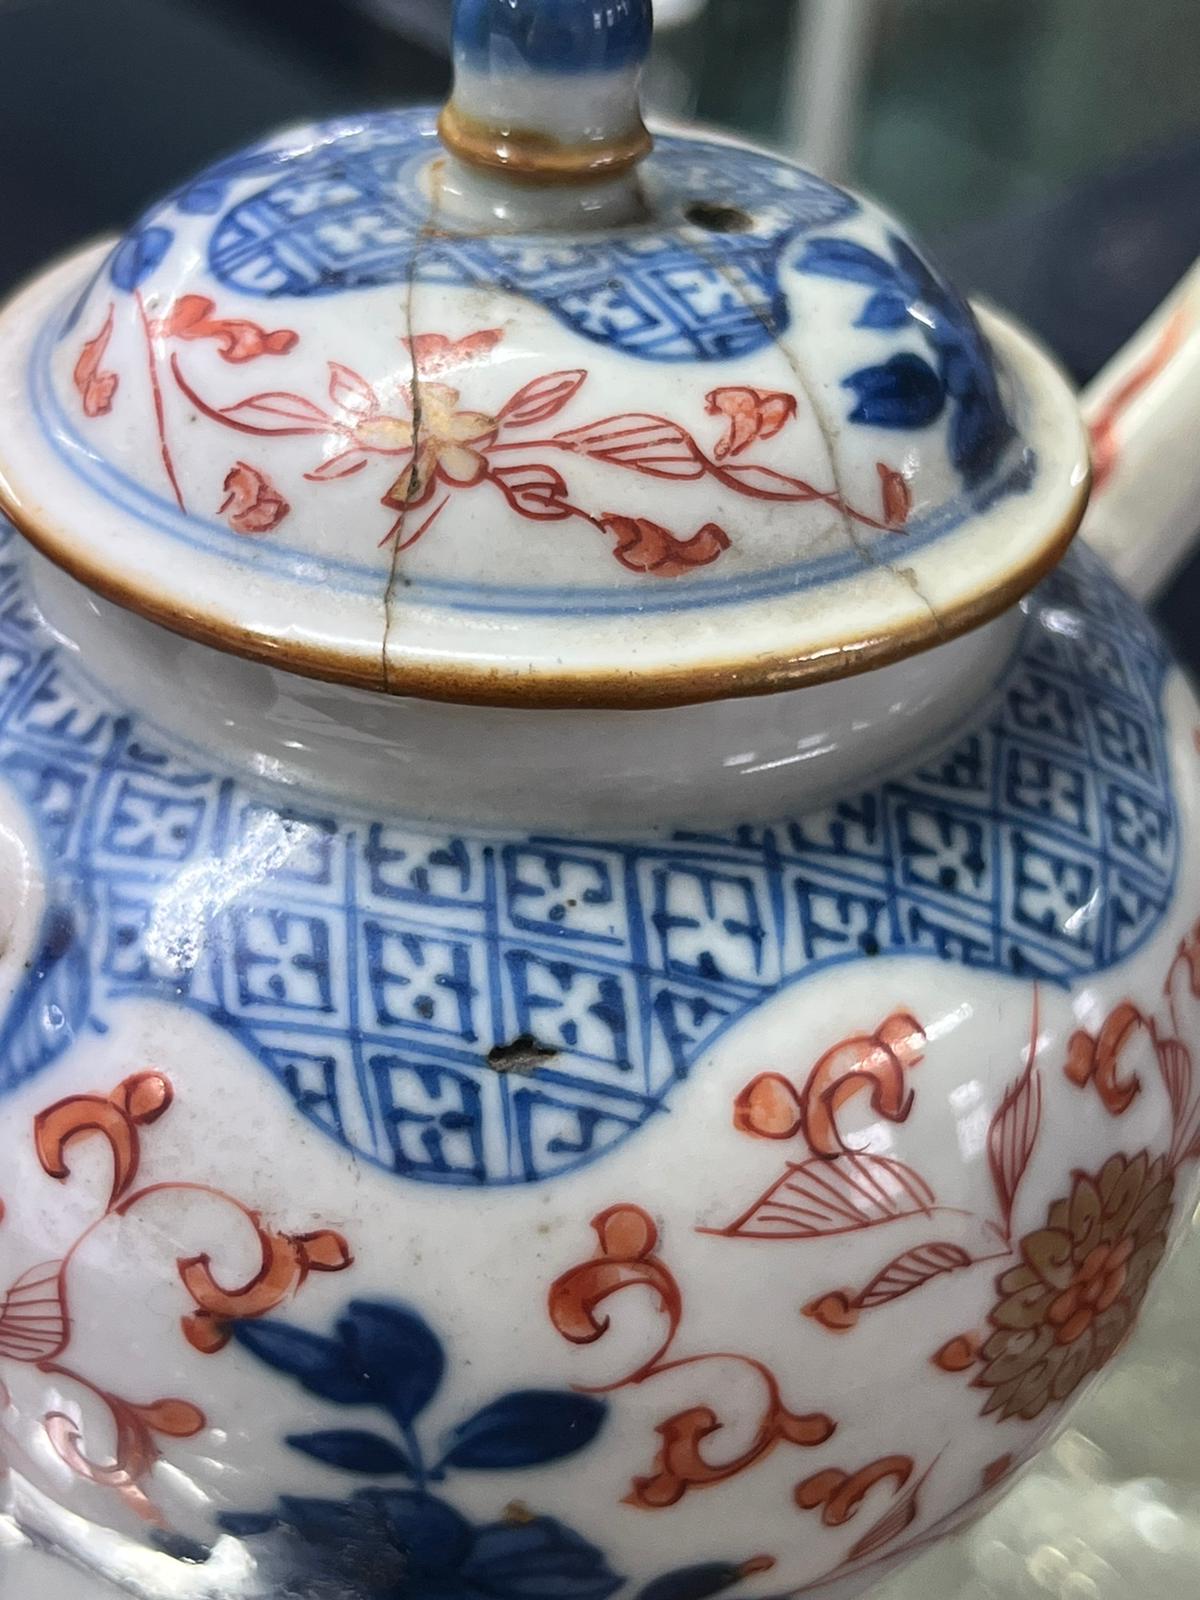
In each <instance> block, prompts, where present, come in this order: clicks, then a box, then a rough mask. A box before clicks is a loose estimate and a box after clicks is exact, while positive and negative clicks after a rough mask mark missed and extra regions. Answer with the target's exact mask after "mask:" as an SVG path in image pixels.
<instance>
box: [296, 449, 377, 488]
mask: <svg viewBox="0 0 1200 1600" xmlns="http://www.w3.org/2000/svg"><path fill="white" fill-rule="evenodd" d="M369 460H370V457H369V456H368V455H367V452H366V451H365V450H342V451H341V452H340V453H339V454H338V455H336V456H331V457H330V458H329V460H328V461H322V463H321V465H320V466H319V467H314V468H313V470H312V471H311V472H306V473H305V474H304V476H305V477H306V478H307V479H308V480H309V482H310V483H331V482H333V480H334V479H335V478H352V477H353V476H354V474H355V473H356V472H361V471H362V469H363V468H364V467H365V466H366V464H367V462H368V461H369Z"/></svg>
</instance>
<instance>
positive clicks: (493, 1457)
mask: <svg viewBox="0 0 1200 1600" xmlns="http://www.w3.org/2000/svg"><path fill="white" fill-rule="evenodd" d="M606 1412H607V1407H606V1406H605V1404H604V1402H603V1401H602V1400H597V1399H595V1398H594V1396H592V1395H585V1394H569V1393H567V1392H565V1391H563V1390H556V1389H520V1390H516V1391H514V1392H513V1393H512V1394H506V1395H503V1396H501V1398H500V1399H499V1400H493V1401H492V1402H491V1404H490V1405H486V1406H484V1407H483V1408H482V1410H480V1411H477V1412H476V1413H475V1415H474V1416H473V1417H468V1418H467V1420H466V1421H465V1422H462V1423H460V1424H459V1426H458V1427H457V1428H456V1429H455V1430H454V1432H453V1434H452V1435H451V1438H450V1443H449V1446H448V1447H447V1450H446V1454H445V1457H444V1458H443V1465H444V1466H454V1467H470V1468H474V1469H475V1470H483V1471H490V1470H493V1469H506V1468H513V1467H535V1466H541V1465H542V1464H543V1463H545V1462H547V1461H557V1460H559V1459H560V1458H561V1457H563V1456H569V1455H573V1454H574V1453H575V1451H576V1450H582V1449H583V1448H584V1446H585V1445H588V1444H591V1442H592V1440H593V1439H594V1438H595V1437H596V1435H597V1433H599V1431H600V1427H601V1425H602V1423H603V1422H604V1418H605V1415H606Z"/></svg>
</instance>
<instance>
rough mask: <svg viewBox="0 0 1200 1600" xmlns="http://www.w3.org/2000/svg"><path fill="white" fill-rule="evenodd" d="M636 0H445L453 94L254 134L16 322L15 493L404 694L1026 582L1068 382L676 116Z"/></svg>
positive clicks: (312, 659)
mask: <svg viewBox="0 0 1200 1600" xmlns="http://www.w3.org/2000/svg"><path fill="white" fill-rule="evenodd" d="M649 32H650V5H649V0H611V3H610V4H606V5H605V6H604V7H603V8H601V7H595V6H590V5H581V4H579V3H578V0H459V4H458V7H457V14H456V34H455V55H456V87H455V96H454V100H453V101H452V103H451V105H450V106H449V107H447V108H446V110H445V111H444V112H443V113H442V116H441V119H440V130H439V119H438V117H437V116H436V114H435V113H433V112H431V111H426V110H416V111H403V112H385V113H375V114H371V115H366V116H363V117H358V118H352V119H345V120H341V121H338V122H333V123H324V124H319V125H316V126H312V127H306V128H301V129H299V130H296V131H293V132H289V133H286V134H283V135H281V136H279V137H277V138H273V139H269V140H267V141H266V142H265V143H264V144H261V145H259V146H256V147H254V148H252V149H250V150H248V151H246V152H245V153H244V154H241V155H238V156H235V157H233V158H231V159H229V160H226V161H223V162H221V163H219V164H218V165H217V166H215V167H212V168H211V169H210V170H209V171H207V172H205V173H204V174H202V175H201V176H200V177H198V178H196V179H194V180H193V181H192V182H190V183H187V184H185V185H184V186H183V187H182V188H180V189H178V190H176V191H175V192H174V193H173V194H171V195H169V196H168V197H167V198H166V199H165V200H164V201H163V202H162V203H161V205H158V206H156V207H155V208H154V209H153V210H152V211H151V212H149V213H148V214H147V216H145V217H144V218H143V219H142V220H141V221H140V222H139V223H138V224H137V225H136V226H135V227H134V228H133V229H132V231H130V232H129V233H128V234H127V235H126V236H125V237H124V238H123V239H121V240H120V241H119V242H118V243H117V244H116V245H115V246H113V245H103V246H98V247H95V248H94V249H89V250H87V251H84V252H82V253H81V254H79V255H77V256H75V257H73V258H72V259H70V260H68V261H66V262H65V263H63V264H62V265H60V266H58V267H56V268H55V269H53V270H51V271H49V272H47V273H45V274H44V275H43V276H42V277H41V278H39V279H38V280H37V281H36V282H34V284H33V285H32V286H31V287H30V288H28V289H26V290H25V291H24V292H23V293H22V294H20V295H19V296H18V297H17V298H16V299H15V300H14V301H13V302H11V303H10V304H9V306H8V307H7V309H6V310H5V311H4V312H3V314H2V315H0V391H2V392H5V393H6V394H7V396H8V397H9V398H8V400H7V403H6V404H5V405H4V406H3V408H0V505H3V508H4V509H5V510H6V511H7V513H8V515H9V516H10V517H11V518H12V519H13V521H14V522H16V523H17V525H18V526H19V527H20V528H21V529H22V530H23V531H24V532H25V534H26V535H27V536H28V537H29V538H30V539H31V540H32V541H33V542H34V543H35V544H37V545H38V546H40V548H41V549H42V550H43V551H45V552H46V553H47V554H48V555H50V556H51V557H52V558H53V559H54V560H56V561H57V562H59V563H60V564H61V565H63V566H64V567H66V568H67V569H68V570H69V571H71V572H73V573H74V574H75V575H76V576H77V577H79V578H81V579H82V580H83V581H84V582H85V583H87V584H89V585H90V586H92V587H93V588H94V589H96V590H98V591H100V592H101V593H103V594H105V595H107V596H109V597H110V598H113V599H115V600H117V601H119V602H121V603H122V604H125V605H127V606H130V607H132V608H134V609H136V610H138V611H140V612H142V613H144V614H145V615H147V616H149V617H151V618H153V619H155V620H156V621H159V622H161V623H164V624H166V625H167V626H168V627H171V628H174V629H176V630H178V631H180V632H183V633H186V634H188V635H191V636H194V637H197V638H200V639H203V640H205V641H208V642H210V643H213V644H216V645H218V646H220V647H222V648H225V649H228V650H231V651H235V652H239V653H241V654H244V655H248V656H252V657H255V658H259V659H263V660H268V661H270V662H272V663H274V664H276V665H278V666H281V667H286V668H288V669H290V670H293V671H297V672H302V673H310V674H314V675H319V676H322V677H326V678H329V679H334V680H342V681H346V682H351V683H355V684H360V685H366V686H369V687H372V688H379V689H385V690H389V691H392V692H394V693H401V694H414V695H424V696H431V697H435V698H444V699H458V700H470V701H478V702H484V703H497V704H522V705H556V704H561V705H571V704H576V705H583V704H590V705H611V706H623V705H650V704H671V703H683V702H687V701H693V700H703V699H708V698H716V697H721V696H727V695H736V694H744V693H751V692H756V691H762V690H768V689H775V688H782V687H786V686H788V685H791V684H795V683H800V682H804V681H810V680H813V679H820V678H830V677H836V676H839V675H843V674H845V673H848V672H853V671H857V670H861V669H863V668H864V667H866V666H870V665H873V664H876V663H880V662H883V661H886V660H892V659H895V658H897V657H899V656H902V655H904V654H906V653H909V652H912V651H915V650H918V649H921V648H923V647H925V646H927V645H930V644H933V643H936V642H938V641H939V640H941V639H944V638H947V637H949V636H951V635H953V634H955V633H958V632H961V631H963V630H965V629H966V628H969V627H972V626H974V625H976V624H978V623H980V622H982V621H984V620H986V619H987V618H988V617H989V616H991V615H993V614H995V613H996V612H998V611H999V610H1001V609H1002V608H1004V607H1006V606H1008V605H1010V604H1011V603H1012V602H1013V601H1014V600H1015V599H1016V598H1018V597H1019V595H1020V594H1022V593H1023V592H1024V591H1025V590H1026V589H1027V588H1029V587H1030V586H1031V585H1032V584H1033V583H1034V582H1035V581H1036V580H1037V578H1038V577H1039V576H1040V575H1041V574H1042V573H1043V572H1044V571H1045V570H1046V568H1047V567H1048V566H1050V565H1051V564H1052V563H1053V562H1054V561H1055V560H1056V559H1057V558H1058V556H1059V555H1060V553H1061V551H1062V549H1063V548H1064V546H1065V544H1066V542H1067V541H1068V540H1069V538H1070V537H1071V534H1072V533H1073V531H1074V529H1075V527H1076V525H1077V523H1078V520H1079V518H1080V516H1081V514H1082V510H1083V505H1084V501H1085V497H1086V486H1087V468H1086V446H1085V443H1084V436H1083V431H1082V427H1081V425H1080V423H1079V421H1078V418H1077V415H1076V410H1075V406H1074V402H1073V399H1072V397H1071V396H1070V394H1069V392H1068V391H1067V389H1066V387H1065V385H1064V384H1063V383H1062V381H1061V379H1060V378H1059V376H1058V375H1057V373H1056V371H1055V370H1054V369H1053V367H1052V366H1051V365H1050V364H1049V363H1048V362H1047V360H1046V359H1045V358H1044V357H1043V356H1042V355H1041V354H1040V353H1039V352H1038V351H1037V350H1036V349H1035V348H1034V347H1032V346H1031V344H1030V343H1029V341H1028V340H1027V339H1025V338H1024V337H1023V336H1022V335H1021V334H1020V333H1018V332H1017V331H1015V330H1014V329H1013V328H1012V327H1010V326H1008V325H1006V324H1005V323H1003V322H1001V321H1000V320H999V319H997V318H995V317H994V316H992V315H990V314H985V313H983V312H973V311H972V310H971V309H970V308H969V307H968V306H967V304H966V303H965V302H964V301H963V300H962V299H961V298H960V297H959V296H958V294H956V293H955V291H954V290H953V289H952V288H951V287H950V285H949V284H947V283H946V281H945V280H944V279H943V278H942V277H941V275H940V274H939V273H938V271H937V270H936V268H934V267H933V266H931V265H930V264H929V262H928V261H927V260H926V258H925V256H924V255H923V254H922V252H921V251H920V249H919V248H918V247H917V246H915V245H914V244H913V242H912V240H911V239H910V237H909V235H908V234H907V233H906V232H905V230H904V229H903V228H901V227H900V226H898V225H897V224H896V223H895V222H893V221H892V220H891V219H890V218H889V217H887V216H886V215H885V214H884V213H882V212H881V211H879V210H878V209H877V208H876V207H874V206H872V205H870V204H868V203H867V202H865V201H863V200H861V199H859V198H857V197H856V196H854V195H852V194H849V193H847V192H846V191H845V190H843V189H840V188H837V187H835V186H834V185H833V184H830V183H827V182H825V181H824V180H823V179H821V178H818V177H815V176H813V175H812V174H811V173H808V172H805V171H802V170H801V169H799V168H798V167H795V166H792V165H790V164H789V163H787V162H785V161H782V160H779V159H777V158H775V157H773V156H769V155H765V154H762V153H759V152H757V151H753V150H749V149H746V148H744V147H741V146H737V145H734V144H732V143H728V142H722V141H714V140H713V139H710V138H698V137H697V138H692V137H681V136H679V135H677V134H673V133H670V134H660V135H659V136H658V137H657V138H656V139H655V140H654V143H653V149H652V150H651V149H650V140H649V136H648V135H647V134H646V132H645V129H644V128H643V126H642V122H641V118H640V116H639V114H638V106H637V81H638V75H639V72H640V68H641V63H642V60H643V58H644V55H645V52H646V48H647V44H648V38H649Z"/></svg>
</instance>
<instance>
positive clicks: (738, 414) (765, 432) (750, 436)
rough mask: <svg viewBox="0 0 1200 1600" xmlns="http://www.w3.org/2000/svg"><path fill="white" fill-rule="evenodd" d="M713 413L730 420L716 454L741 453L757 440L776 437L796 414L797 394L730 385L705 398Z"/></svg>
mask: <svg viewBox="0 0 1200 1600" xmlns="http://www.w3.org/2000/svg"><path fill="white" fill-rule="evenodd" d="M705 410H706V411H707V412H708V414H709V415H710V416H713V417H719V416H723V417H725V418H726V419H727V421H728V426H727V428H726V430H725V436H724V438H723V439H722V440H721V441H720V443H719V444H718V445H717V448H716V452H715V453H716V457H717V460H718V461H724V459H725V457H726V456H736V455H740V454H741V452H742V451H743V450H745V449H746V448H747V446H748V445H751V444H753V442H754V441H755V439H773V438H774V437H775V435H776V434H777V433H778V432H779V431H780V429H781V428H783V427H784V426H785V424H787V423H788V422H790V421H791V419H792V418H793V417H794V416H795V415H796V397H795V395H792V394H781V393H778V392H776V391H774V390H770V389H748V388H740V387H733V386H730V387H727V388H723V389H713V390H712V391H711V393H709V394H708V395H707V396H706V397H705Z"/></svg>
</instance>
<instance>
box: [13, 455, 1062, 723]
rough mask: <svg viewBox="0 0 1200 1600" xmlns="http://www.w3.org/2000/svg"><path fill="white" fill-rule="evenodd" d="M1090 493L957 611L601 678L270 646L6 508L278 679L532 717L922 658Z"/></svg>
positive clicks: (1049, 558)
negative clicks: (838, 639)
mask: <svg viewBox="0 0 1200 1600" xmlns="http://www.w3.org/2000/svg"><path fill="white" fill-rule="evenodd" d="M1090 491H1091V473H1090V470H1089V471H1088V473H1087V474H1086V475H1085V476H1084V477H1083V479H1082V481H1081V482H1080V484H1079V487H1078V489H1077V491H1076V495H1075V498H1074V501H1073V503H1072V506H1071V509H1070V512H1069V513H1068V515H1067V517H1066V518H1065V520H1064V521H1063V522H1062V524H1061V525H1060V526H1059V527H1058V528H1057V529H1056V530H1055V532H1054V535H1053V537H1051V538H1050V539H1048V540H1047V541H1046V542H1045V543H1044V544H1043V545H1042V546H1040V547H1039V549H1038V550H1037V551H1036V553H1035V556H1034V558H1033V559H1032V560H1030V561H1029V562H1027V563H1026V564H1025V565H1024V566H1022V567H1020V568H1018V569H1016V570H1015V571H1013V572H1011V573H1009V574H1008V575H1007V576H1006V577H1005V578H1004V579H1003V580H1002V581H1000V582H998V583H992V584H989V585H988V586H987V587H986V588H984V589H983V590H981V591H980V592H979V593H977V594H975V595H972V596H968V597H967V598H966V599H963V600H960V601H959V602H958V603H957V604H956V605H955V606H954V607H953V609H951V610H949V611H947V612H945V613H943V614H939V615H937V616H936V617H935V616H934V615H933V614H932V613H928V614H926V615H925V616H923V617H922V618H921V620H919V621H917V622H915V623H912V624H906V625H905V626H903V627H900V628H896V629H893V630H891V631H890V632H886V633H880V634H876V635H874V636H871V637H867V638H862V639H858V640H855V641H854V642H853V643H845V644H839V645H830V646H828V647H827V648H825V649H821V650H818V651H815V652H814V651H809V652H806V653H805V654H804V655H800V656H797V655H792V654H787V653H782V652H777V653H775V654H772V655H763V656H756V657H751V658H746V657H741V658H739V659H735V660H728V661H710V662H703V663H700V664H698V665H696V666H693V667H686V668H673V669H666V670H656V671H654V672H652V673H647V674H645V675H644V676H643V675H641V674H639V673H636V672H618V671H599V672H580V673H556V674H553V675H552V674H550V673H544V672H538V671H536V670H533V669H531V670H529V671H528V672H525V673H523V674H520V675H518V674H517V673H515V672H514V671H512V670H511V669H505V670H488V669H473V668H469V667H465V666H459V667H457V668H446V667H435V666H430V665H416V664H412V663H397V664H396V665H395V666H393V667H391V668H390V670H389V671H388V672H387V674H386V677H385V675H384V671H383V667H382V663H381V661H380V660H379V658H378V657H376V658H375V659H374V661H370V660H367V659H365V658H363V657H360V656H350V655H347V654H345V653H339V652H338V651H336V650H332V649H330V650H322V649H319V648H315V647H304V646H297V645H296V643H295V641H292V640H289V641H287V642H283V641H275V640H272V639H270V638H267V637H265V636H263V635H261V634H251V633H246V632H243V631H240V630H238V629H235V628H230V627H228V626H225V625H223V624H222V623H220V622H218V621H216V620H214V619H213V618H211V617H206V616H203V615H199V614H196V613H190V614H183V613H181V612H180V611H179V609H178V608H177V607H174V606H172V605H171V604H170V603H169V602H166V601H156V600H155V597H154V596H152V595H148V594H146V593H145V592H143V591H139V590H135V589H133V588H132V587H130V586H129V585H127V584H124V583H122V582H120V581H119V580H118V579H115V578H114V577H113V575H112V574H111V573H110V572H108V571H107V570H105V569H104V568H102V567H100V566H91V565H89V563H88V562H86V561H84V560H81V559H80V558H79V555H78V551H77V550H75V549H69V548H68V547H67V545H66V544H65V542H64V541H63V540H61V539H60V538H57V537H56V536H55V535H54V534H52V533H50V532H49V531H48V530H47V529H45V528H44V527H42V526H40V525H39V524H38V523H37V522H36V521H35V520H34V519H33V518H32V517H31V516H30V515H28V513H27V512H26V511H25V510H23V509H22V508H21V507H20V506H18V505H17V504H16V503H15V502H14V500H13V498H12V496H11V494H10V493H9V491H8V486H7V484H6V483H5V481H4V476H3V474H2V473H0V513H3V515H4V516H6V517H7V518H8V520H9V521H10V522H11V523H12V524H13V525H14V527H16V528H17V529H18V531H19V532H20V533H22V534H23V535H24V537H25V538H26V539H28V541H29V542H30V544H32V545H33V546H34V547H35V549H37V550H39V551H40V552H41V553H42V554H43V555H44V556H46V557H47V558H48V559H49V560H50V561H52V562H54V564H55V565H56V566H58V567H61V568H62V570H63V571H64V572H66V573H68V574H69V575H70V576H71V577H72V578H75V579H76V580H77V581H78V582H80V583H82V584H83V585H84V586H85V587H86V588H88V589H91V590H92V591H93V592H94V593H96V594H99V595H101V596H102V597H103V598H104V599H105V600H110V601H112V602H113V604H114V605H118V606H120V607H122V608H123V609H124V610H126V611H132V612H134V613H136V614H137V615H138V616H141V617H144V618H145V619H146V620H147V621H148V622H153V623H156V624H157V625H158V626H159V627H162V628H166V629H167V630H168V631H170V632H171V633H176V634H179V635H181V636H182V637H183V638H185V639H192V640H194V641H196V642H198V643H200V644H205V645H209V646H211V647H212V648H214V649H216V650H219V651H221V652H223V653H224V654H226V655H234V656H240V657H242V658H243V659H244V660H247V661H254V662H257V663H259V664H262V665H265V666H270V667H274V668H275V669H276V670H277V671H280V672H290V673H294V674H296V675H297V676H299V677H303V678H317V679H320V680H322V681H323V682H326V683H338V684H343V685H345V686H347V687H350V688H355V689H370V690H374V691H376V692H378V693H384V694H390V695H396V696H400V697H407V698H412V699H418V700H440V701H446V702H450V703H453V704H457V705H477V706H495V707H508V708H512V709H523V710H529V711H583V710H588V711H662V710H668V709H670V708H672V707H677V706H690V705H704V704H708V703H710V702H712V701H715V700H740V699H749V698H751V697H752V696H757V695H768V694H781V693H783V692H784V691H785V690H788V689H800V688H804V687H805V686H806V685H811V684H817V683H832V682H836V681H837V680H838V679H841V678H853V677H857V676H858V675H859V674H861V673H864V672H870V671H873V670H874V669H875V668H876V667H886V666H891V665H892V664H894V663H895V662H897V661H901V660H903V659H904V658H905V657H906V656H913V655H919V654H921V653H923V652H924V651H926V650H931V649H933V648H935V647H936V646H937V645H940V644H948V643H949V642H950V640H951V639H956V638H958V637H960V636H961V635H962V634H964V633H970V632H971V631H973V630H974V629H975V628H979V627H982V626H983V624H984V623H986V622H990V621H992V619H993V618H995V617H998V616H1000V615H1001V613H1003V612H1005V611H1008V610H1009V609H1010V608H1011V607H1012V606H1014V605H1016V604H1017V602H1018V601H1019V600H1021V599H1023V598H1024V596H1025V595H1026V594H1028V593H1029V591H1030V589H1032V588H1033V587H1034V586H1035V585H1036V584H1038V583H1040V582H1041V580H1042V578H1044V577H1045V576H1046V574H1047V573H1048V572H1050V571H1052V570H1053V569H1054V568H1055V567H1056V566H1057V565H1058V563H1059V562H1060V561H1061V560H1062V558H1063V555H1064V554H1065V553H1066V550H1067V548H1068V547H1069V545H1070V544H1071V541H1072V540H1073V539H1074V537H1075V534H1076V532H1077V531H1078V528H1079V524H1080V523H1081V522H1082V520H1083V515H1084V512H1085V511H1086V509H1087V503H1088V496H1089V494H1090Z"/></svg>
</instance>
